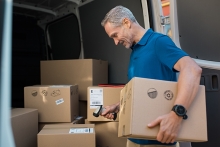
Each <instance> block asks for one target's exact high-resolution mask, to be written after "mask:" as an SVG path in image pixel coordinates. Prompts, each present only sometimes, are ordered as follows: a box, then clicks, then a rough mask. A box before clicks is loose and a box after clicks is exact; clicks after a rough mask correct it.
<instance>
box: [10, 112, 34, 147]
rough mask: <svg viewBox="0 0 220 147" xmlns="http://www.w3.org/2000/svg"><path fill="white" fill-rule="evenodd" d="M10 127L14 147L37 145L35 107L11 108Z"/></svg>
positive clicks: (32, 146)
mask: <svg viewBox="0 0 220 147" xmlns="http://www.w3.org/2000/svg"><path fill="white" fill-rule="evenodd" d="M11 127H12V132H13V136H14V141H15V145H16V147H37V133H38V111H37V109H30V108H13V109H11Z"/></svg>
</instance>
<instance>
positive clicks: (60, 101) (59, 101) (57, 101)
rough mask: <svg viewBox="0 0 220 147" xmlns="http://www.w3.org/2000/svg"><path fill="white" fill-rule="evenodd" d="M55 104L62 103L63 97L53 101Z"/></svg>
mask: <svg viewBox="0 0 220 147" xmlns="http://www.w3.org/2000/svg"><path fill="white" fill-rule="evenodd" d="M55 102H56V104H57V105H59V104H62V103H63V102H64V100H63V98H62V99H59V100H56V101H55Z"/></svg>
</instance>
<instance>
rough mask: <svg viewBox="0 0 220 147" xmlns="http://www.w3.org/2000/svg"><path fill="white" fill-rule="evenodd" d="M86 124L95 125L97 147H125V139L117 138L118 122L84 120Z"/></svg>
mask: <svg viewBox="0 0 220 147" xmlns="http://www.w3.org/2000/svg"><path fill="white" fill-rule="evenodd" d="M85 123H86V124H95V133H96V146H97V147H126V142H127V139H126V138H122V137H118V122H90V121H88V120H87V119H85Z"/></svg>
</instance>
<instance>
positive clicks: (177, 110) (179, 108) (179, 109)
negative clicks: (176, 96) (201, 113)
mask: <svg viewBox="0 0 220 147" xmlns="http://www.w3.org/2000/svg"><path fill="white" fill-rule="evenodd" d="M172 111H174V112H175V113H176V115H178V116H180V117H183V119H187V118H188V116H187V115H186V112H187V111H186V108H185V107H184V106H182V105H174V106H173V108H172Z"/></svg>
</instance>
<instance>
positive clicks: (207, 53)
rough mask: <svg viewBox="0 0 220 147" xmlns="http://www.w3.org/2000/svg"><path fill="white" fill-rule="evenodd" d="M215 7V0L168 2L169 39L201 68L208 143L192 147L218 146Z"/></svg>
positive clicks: (219, 57) (219, 62)
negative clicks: (204, 92) (170, 35)
mask: <svg viewBox="0 0 220 147" xmlns="http://www.w3.org/2000/svg"><path fill="white" fill-rule="evenodd" d="M219 6H220V1H218V0H209V1H207V0H200V1H199V2H198V1H197V2H196V1H191V0H184V1H176V0H170V24H171V31H172V39H173V41H174V42H175V43H176V45H177V46H179V47H180V48H182V49H183V50H185V51H186V52H187V53H188V54H189V55H190V56H191V57H192V58H193V59H194V60H195V61H196V62H197V63H198V65H199V66H200V67H202V69H203V72H202V77H201V81H200V84H201V85H205V88H206V111H207V124H208V126H207V129H208V141H207V142H202V143H192V146H193V147H209V146H219V143H220V140H219V136H220V125H219V124H220V117H219V116H220V107H219V104H220V99H219V96H220V50H219V48H220V42H219V40H220V35H219V34H220V29H219V26H220V19H218V18H219V17H218V14H219V13H220V9H219ZM198 125H199V120H198ZM192 129H193V128H192Z"/></svg>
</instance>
